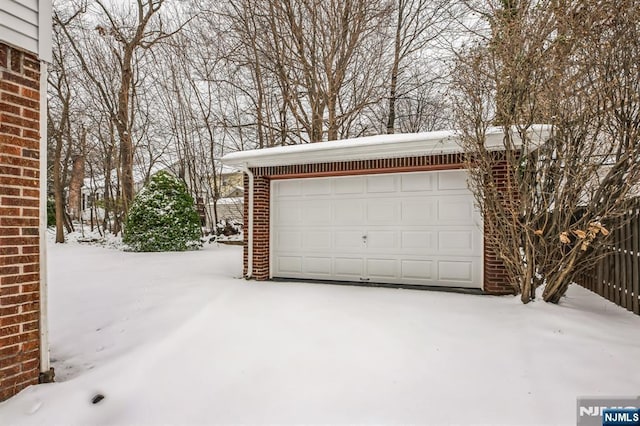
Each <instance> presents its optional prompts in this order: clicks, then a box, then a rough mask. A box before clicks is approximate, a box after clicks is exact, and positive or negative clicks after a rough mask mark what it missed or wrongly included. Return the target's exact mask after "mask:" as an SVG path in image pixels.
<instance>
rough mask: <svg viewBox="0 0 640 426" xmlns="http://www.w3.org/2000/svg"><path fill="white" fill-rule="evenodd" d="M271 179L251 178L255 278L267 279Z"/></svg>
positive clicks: (246, 215)
mask: <svg viewBox="0 0 640 426" xmlns="http://www.w3.org/2000/svg"><path fill="white" fill-rule="evenodd" d="M270 190H271V181H270V180H269V178H268V177H266V176H255V178H254V179H253V206H254V209H253V274H252V277H253V278H255V279H256V280H260V281H262V280H268V279H269V215H270V211H269V210H270V202H271V201H270ZM248 209H249V179H248V177H247V176H246V175H245V178H244V220H245V224H244V225H245V233H244V250H243V265H244V267H243V272H244V274H245V275H246V273H247V265H248V262H247V260H248V256H249V255H248V253H249V250H248V248H249V237H248V234H249V210H248Z"/></svg>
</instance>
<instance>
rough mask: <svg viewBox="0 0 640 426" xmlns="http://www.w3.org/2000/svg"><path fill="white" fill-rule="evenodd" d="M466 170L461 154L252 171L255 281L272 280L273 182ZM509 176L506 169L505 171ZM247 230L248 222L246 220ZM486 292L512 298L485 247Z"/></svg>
mask: <svg viewBox="0 0 640 426" xmlns="http://www.w3.org/2000/svg"><path fill="white" fill-rule="evenodd" d="M463 167H464V157H463V155H462V154H446V155H433V156H421V157H405V158H389V159H381V160H358V161H346V162H332V163H318V164H297V165H291V166H269V167H256V168H252V169H251V172H252V173H253V174H254V176H255V177H254V206H255V209H254V228H253V229H254V236H253V262H254V263H253V278H255V279H257V280H267V279H269V206H270V204H269V202H270V200H269V197H270V195H269V188H270V181H271V179H293V178H302V177H320V176H345V175H358V174H373V173H401V172H416V171H435V170H451V169H460V168H463ZM503 167H504V165H498V168H499V170H496V172H497V175H499V176H502V169H501V168H503ZM505 173H506V169H505ZM244 189H245V200H244V209H245V210H244V214H245V218H248V215H247V213H248V212H247V209H248V205H249V198H248V194H249V183H248V178H246V176H245V180H244ZM245 222H247V223H246V226H248V220H245ZM247 234H248V232H245V241H244V273H245V275H246V273H247V264H248V263H247V260H248V250H247V249H248V240H247ZM484 281H485V282H484V289H485V291H486V292H487V293H490V294H512V293H513V289H512V288H511V286H510V285H509V279H508V276H507V274H506V270H505V268H504V265H503V264H502V261H501V260H500V259H499V257H498V256H497V255H496V254H495V252H494V251H493V250H492V248H491V246H490V245H489V246H487V244H485V253H484Z"/></svg>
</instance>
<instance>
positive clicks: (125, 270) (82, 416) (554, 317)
mask: <svg viewBox="0 0 640 426" xmlns="http://www.w3.org/2000/svg"><path fill="white" fill-rule="evenodd" d="M240 262H241V248H240V247H230V246H222V245H221V246H216V245H206V246H205V248H204V249H203V250H201V251H197V252H186V253H145V254H140V253H125V252H121V251H117V250H114V249H105V248H100V247H92V246H87V245H82V244H79V243H74V244H69V245H55V246H53V245H52V246H50V251H49V265H50V266H49V268H50V317H51V318H50V327H51V333H50V338H51V357H52V360H53V366H54V367H55V369H56V374H57V378H58V383H54V384H47V385H39V386H33V387H30V388H28V389H26V390H24V391H23V392H21V393H20V394H19V395H17V396H16V397H14V398H12V399H10V400H9V401H6V402H4V403H2V404H0V425H3V426H5V425H132V424H136V425H138V424H148V425H160V424H181V425H185V424H223V423H224V424H229V423H233V424H238V423H262V424H264V423H271V424H274V423H275V424H291V423H331V424H337V423H342V424H344V423H360V424H362V423H367V424H368V423H377V424H389V423H414V424H451V423H456V424H509V425H517V424H575V421H576V419H575V412H576V397H577V396H587V395H588V396H593V395H620V396H630V395H636V394H637V393H638V390H639V389H640V369H638V368H637V367H634V365H636V366H637V363H638V360H640V317H637V316H634V315H633V314H631V313H628V312H626V311H625V310H623V309H621V308H618V307H616V306H615V305H613V304H611V303H609V302H607V301H605V300H603V299H600V298H599V297H597V296H595V295H593V294H591V293H589V292H588V291H586V290H584V289H582V288H579V287H576V286H574V287H572V288H571V289H570V291H569V293H568V296H567V297H566V298H565V299H564V300H563V303H562V304H561V305H560V306H554V305H549V304H545V303H543V302H536V303H531V304H529V305H526V306H523V305H521V304H520V303H519V301H518V300H517V299H515V298H511V297H490V296H475V295H463V294H451V293H442V292H429V291H413V290H396V289H386V288H364V287H350V286H338V285H319V284H303V283H275V282H270V283H259V282H255V281H245V280H243V279H240V278H239V276H240V274H241V264H240ZM96 394H102V395H104V397H105V398H104V399H103V400H102V401H101V402H99V403H97V404H92V403H91V399H92V398H93V397H94V396H95V395H96Z"/></svg>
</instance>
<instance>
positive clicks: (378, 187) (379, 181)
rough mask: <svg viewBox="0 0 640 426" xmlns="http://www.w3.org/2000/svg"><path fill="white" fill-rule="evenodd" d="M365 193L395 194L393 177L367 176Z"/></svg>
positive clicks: (394, 179)
mask: <svg viewBox="0 0 640 426" xmlns="http://www.w3.org/2000/svg"><path fill="white" fill-rule="evenodd" d="M367 192H368V193H379V192H396V176H395V175H372V176H367Z"/></svg>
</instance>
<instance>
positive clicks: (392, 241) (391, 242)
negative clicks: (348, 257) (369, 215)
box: [366, 231, 400, 252]
mask: <svg viewBox="0 0 640 426" xmlns="http://www.w3.org/2000/svg"><path fill="white" fill-rule="evenodd" d="M399 239H400V238H399V233H398V231H368V232H367V239H366V240H367V242H366V244H367V250H369V251H370V250H374V251H385V250H390V251H391V252H393V251H395V250H396V249H398V248H399V247H400V244H399Z"/></svg>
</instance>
